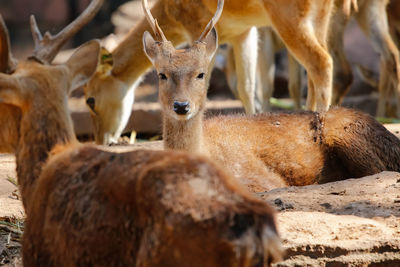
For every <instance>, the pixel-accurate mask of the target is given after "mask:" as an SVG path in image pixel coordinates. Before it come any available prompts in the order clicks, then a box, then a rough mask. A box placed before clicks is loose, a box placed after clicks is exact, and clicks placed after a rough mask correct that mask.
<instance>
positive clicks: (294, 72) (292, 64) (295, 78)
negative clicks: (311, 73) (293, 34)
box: [288, 51, 303, 109]
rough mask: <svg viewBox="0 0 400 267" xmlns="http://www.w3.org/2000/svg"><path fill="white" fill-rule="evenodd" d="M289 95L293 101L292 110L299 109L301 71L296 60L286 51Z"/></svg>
mask: <svg viewBox="0 0 400 267" xmlns="http://www.w3.org/2000/svg"><path fill="white" fill-rule="evenodd" d="M288 63H289V66H288V72H289V85H288V89H289V94H290V97H291V98H292V100H293V104H294V108H295V109H301V88H302V84H303V83H302V80H303V69H302V68H301V65H300V64H299V63H298V62H297V60H296V59H295V58H294V57H293V56H292V55H291V54H290V53H289V51H288Z"/></svg>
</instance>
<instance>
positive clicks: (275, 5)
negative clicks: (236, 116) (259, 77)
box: [85, 0, 333, 144]
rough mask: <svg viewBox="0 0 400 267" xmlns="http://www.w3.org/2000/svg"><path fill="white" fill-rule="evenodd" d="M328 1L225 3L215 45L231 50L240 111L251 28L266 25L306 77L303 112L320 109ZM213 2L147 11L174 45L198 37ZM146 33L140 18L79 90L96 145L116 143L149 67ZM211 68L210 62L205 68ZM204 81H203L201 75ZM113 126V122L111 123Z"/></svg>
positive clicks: (247, 86)
mask: <svg viewBox="0 0 400 267" xmlns="http://www.w3.org/2000/svg"><path fill="white" fill-rule="evenodd" d="M332 6H333V0H308V1H304V0H284V1H282V0H280V1H277V0H248V1H241V0H230V1H227V3H226V6H225V9H224V12H223V14H222V16H221V20H220V22H219V23H218V25H217V26H216V27H217V29H218V32H219V36H220V43H230V44H231V45H232V46H233V51H234V57H235V62H236V71H237V77H238V81H237V87H238V95H239V97H240V99H241V101H242V102H243V105H244V107H245V110H246V113H248V114H250V113H254V112H255V105H254V95H255V84H256V82H255V80H256V65H257V32H256V30H255V29H254V28H253V26H257V27H261V26H272V27H273V28H274V30H276V32H277V33H278V34H279V35H280V37H281V38H282V40H283V41H284V43H285V44H286V46H287V47H288V48H289V50H290V51H291V52H292V54H293V55H294V56H295V57H296V58H297V59H298V60H299V61H300V62H301V64H302V65H303V66H304V67H305V68H306V70H307V72H308V77H309V88H310V89H309V90H310V93H309V98H308V105H307V107H308V109H311V110H318V111H325V110H327V109H328V107H329V104H330V99H331V83H332V60H331V58H330V56H329V53H328V51H327V48H326V35H327V29H328V24H329V18H330V15H331V12H332ZM215 8H216V1H215V0H200V1H197V0H196V1H195V0H178V1H176V0H160V1H158V2H157V3H156V4H155V5H154V7H153V8H152V12H153V14H155V16H156V17H157V18H158V20H159V23H160V26H161V27H162V28H164V29H165V36H166V38H167V39H168V40H170V41H171V42H172V44H173V45H174V46H177V45H180V44H183V43H188V42H189V43H190V42H192V41H193V40H196V39H195V38H197V37H198V36H199V35H200V32H199V29H202V28H204V27H205V25H206V23H207V22H208V19H207V17H210V16H211V14H212V13H211V12H212V11H211V10H215ZM146 30H150V28H149V25H148V24H147V23H146V20H145V19H143V20H142V21H141V22H140V23H139V25H137V27H135V28H134V29H133V30H131V32H130V33H129V34H128V35H127V36H126V37H125V39H124V40H123V41H122V42H121V43H120V44H119V45H118V46H117V47H116V48H115V49H114V50H113V52H112V58H113V61H112V64H111V63H110V61H108V62H107V64H106V67H105V68H100V69H99V71H98V72H97V73H96V74H95V76H94V78H93V79H92V80H91V81H90V82H89V83H88V86H87V88H86V89H85V95H86V99H87V101H88V103H89V104H88V105H89V107H90V108H91V110H92V117H93V120H94V125H95V128H96V130H95V131H96V133H95V136H96V142H97V143H100V144H107V143H110V142H113V141H115V140H116V139H118V137H119V135H120V134H121V132H122V130H123V128H124V127H125V125H126V123H127V120H128V118H129V114H130V113H131V104H132V101H133V100H132V99H133V98H132V95H133V90H134V88H135V87H136V86H137V84H138V83H139V81H140V77H141V76H143V74H144V73H146V71H148V70H149V69H150V67H151V62H150V61H148V60H147V58H146V56H145V55H144V53H143V51H142V49H141V43H140V38H141V35H142V34H143V32H144V31H146ZM212 65H213V64H210V68H211V67H212ZM207 79H208V77H207ZM116 122H118V123H116Z"/></svg>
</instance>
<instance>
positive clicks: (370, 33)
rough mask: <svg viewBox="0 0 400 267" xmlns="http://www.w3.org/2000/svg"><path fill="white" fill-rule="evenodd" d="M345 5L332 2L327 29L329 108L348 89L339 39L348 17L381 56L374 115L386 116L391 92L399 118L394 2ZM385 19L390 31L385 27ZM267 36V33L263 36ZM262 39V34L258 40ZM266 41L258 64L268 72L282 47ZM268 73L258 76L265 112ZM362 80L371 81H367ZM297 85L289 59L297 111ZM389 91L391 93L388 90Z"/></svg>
mask: <svg viewBox="0 0 400 267" xmlns="http://www.w3.org/2000/svg"><path fill="white" fill-rule="evenodd" d="M346 1H347V3H346ZM346 1H343V0H336V1H335V9H334V11H333V13H332V18H331V21H332V22H331V24H330V27H329V28H330V32H329V35H328V47H329V51H330V54H331V56H332V60H333V90H332V105H340V104H341V103H342V102H343V99H344V96H345V95H346V93H347V92H348V90H349V89H350V86H351V83H352V81H353V74H352V70H351V66H350V64H349V62H348V60H347V58H346V55H345V53H344V45H343V36H344V30H345V27H346V25H347V24H348V21H349V19H350V17H354V18H355V19H356V21H357V22H358V24H359V26H360V28H361V29H362V30H363V32H364V33H365V34H366V36H367V37H368V38H369V39H370V41H371V42H372V44H373V47H374V48H375V50H376V51H377V52H379V54H380V55H381V64H380V73H381V79H380V81H379V82H378V83H377V84H379V85H378V87H379V98H378V99H379V100H378V106H377V111H376V115H377V116H378V117H384V116H385V115H387V109H386V107H387V102H388V101H389V100H390V99H391V95H392V94H393V92H394V95H395V96H396V106H397V108H396V116H397V117H400V97H399V96H400V95H399V92H400V57H399V56H400V54H399V50H398V48H397V47H396V45H395V43H394V41H393V39H394V38H395V36H396V34H395V33H394V32H395V25H396V23H395V21H396V19H395V17H396V16H398V15H396V14H397V13H396V11H397V10H398V9H397V8H396V4H397V5H398V1H391V2H390V3H389V1H372V0H358V2H356V3H352V6H351V7H352V8H351V7H350V8H349V4H350V3H349V1H350V0H346ZM388 4H389V6H388ZM341 6H344V7H346V8H345V9H346V10H345V11H343V10H341V9H340V7H341ZM388 19H389V26H390V27H388ZM391 33H392V34H391ZM267 34H269V33H268V32H267ZM264 35H265V33H263V35H262V36H264ZM266 37H267V38H266V39H263V41H264V42H265V43H266V44H264V45H263V47H262V49H261V50H260V51H261V52H260V54H261V55H260V59H259V60H260V61H262V62H263V63H262V65H261V67H262V66H267V67H266V68H265V67H264V69H267V70H271V69H273V61H272V60H270V58H271V57H272V56H271V55H273V53H274V51H275V49H276V48H280V47H282V44H281V42H279V41H277V40H276V38H275V39H274V38H273V37H271V36H270V35H267V36H266ZM271 40H272V41H271ZM274 48H275V49H274ZM265 59H268V60H265ZM361 71H362V74H363V75H364V76H365V77H369V76H370V75H369V74H367V73H368V71H366V70H365V69H362V68H361ZM270 72H271V71H270ZM270 72H269V73H268V75H262V76H261V78H262V84H263V87H264V89H263V92H264V96H265V97H264V105H267V108H266V109H265V110H268V108H269V106H268V103H267V101H268V99H269V97H270V96H271V95H272V92H273V87H272V86H273V76H272V75H271V74H270ZM272 73H273V72H272ZM228 75H230V76H231V75H234V72H233V71H230V72H228ZM232 79H234V78H232V77H230V78H228V80H232ZM366 80H371V79H370V78H367V79H366ZM300 85H301V67H300V65H299V63H298V62H297V61H296V60H294V59H293V57H291V56H289V92H290V95H291V97H292V98H293V101H294V103H295V105H294V106H295V108H299V107H300V102H301V101H300V93H299V91H300V88H301V86H300ZM390 88H393V89H394V90H390ZM266 103H267V104H266Z"/></svg>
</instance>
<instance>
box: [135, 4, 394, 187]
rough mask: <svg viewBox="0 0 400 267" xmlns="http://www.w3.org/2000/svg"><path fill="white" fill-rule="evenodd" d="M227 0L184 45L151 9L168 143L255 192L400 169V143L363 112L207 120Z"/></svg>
mask: <svg viewBox="0 0 400 267" xmlns="http://www.w3.org/2000/svg"><path fill="white" fill-rule="evenodd" d="M142 1H143V3H144V6H145V7H146V0H142ZM222 2H223V1H221V0H220V1H218V10H217V12H216V14H215V16H214V18H213V19H212V20H211V22H210V23H209V24H208V26H207V28H206V29H205V30H204V31H203V33H202V34H201V35H200V36H201V37H200V38H199V39H198V41H196V42H195V43H194V45H193V46H191V47H190V48H188V49H183V50H176V49H175V48H174V47H173V45H172V43H171V42H169V41H168V40H167V39H166V37H165V35H164V34H163V32H162V30H161V28H160V27H159V25H158V24H157V23H156V21H155V20H154V19H153V17H152V15H151V13H150V11H149V10H148V9H147V8H145V9H146V14H147V15H146V16H147V18H148V21H149V23H150V25H151V27H152V28H153V30H154V33H155V36H156V39H155V40H154V39H153V37H152V36H151V35H150V34H149V33H148V32H145V34H144V36H143V43H144V50H145V53H146V55H147V56H148V57H149V59H150V61H151V62H152V63H153V65H154V67H155V69H156V70H157V72H158V75H159V100H160V104H161V108H162V112H163V139H164V147H165V148H167V149H180V150H186V151H189V152H192V153H201V154H205V155H208V156H209V157H211V158H212V159H213V160H214V161H216V162H218V163H220V164H221V165H222V166H225V167H226V168H227V169H228V170H230V171H231V172H232V173H233V174H234V175H235V177H237V178H238V180H240V181H241V182H242V183H244V184H245V185H247V186H248V188H249V189H250V190H252V191H266V190H270V189H272V188H275V187H283V186H287V185H308V184H312V183H316V182H328V181H335V180H341V179H345V178H350V177H353V178H356V177H361V176H365V175H370V174H373V173H377V172H380V171H383V170H392V171H400V140H398V139H397V138H396V137H395V136H394V135H392V134H391V133H390V132H389V131H387V130H386V129H385V128H384V127H383V126H382V125H381V124H379V123H378V122H377V121H375V120H374V119H373V118H372V117H370V116H368V115H366V114H363V113H361V112H358V111H354V110H350V109H344V108H332V109H331V110H329V111H327V112H322V113H315V112H301V113H290V114H285V113H277V114H262V115H258V116H220V117H214V118H212V119H208V120H204V121H203V114H204V106H205V101H206V94H207V87H208V80H207V76H208V75H210V71H209V69H210V65H211V64H212V58H213V56H214V53H215V51H216V49H217V45H218V40H217V33H216V30H215V28H213V26H214V25H215V23H216V22H217V20H218V18H219V14H220V13H221V9H222Z"/></svg>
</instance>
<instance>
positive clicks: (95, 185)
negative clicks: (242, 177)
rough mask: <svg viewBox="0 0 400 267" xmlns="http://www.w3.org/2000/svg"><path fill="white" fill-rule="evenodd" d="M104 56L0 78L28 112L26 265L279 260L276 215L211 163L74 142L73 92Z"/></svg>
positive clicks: (93, 49) (22, 156)
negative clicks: (70, 98) (70, 99)
mask: <svg viewBox="0 0 400 267" xmlns="http://www.w3.org/2000/svg"><path fill="white" fill-rule="evenodd" d="M99 51H100V45H99V43H98V42H97V41H91V42H89V43H87V44H85V45H83V46H82V47H80V48H79V49H78V50H77V51H76V52H75V53H74V54H73V55H72V57H71V58H70V59H69V60H68V61H67V63H66V64H61V65H57V66H50V65H42V64H40V63H38V62H36V61H35V60H28V61H24V62H21V63H20V64H18V66H17V68H16V70H15V72H13V73H12V74H0V101H2V102H4V103H6V104H12V105H14V106H16V107H17V108H18V109H19V110H20V111H21V114H22V117H21V124H20V129H19V131H20V138H19V142H18V144H17V153H16V157H17V172H18V183H19V185H20V190H21V194H22V200H23V204H24V207H25V211H26V214H27V220H26V224H25V232H24V236H23V248H22V252H23V262H24V266H215V267H216V266H238V267H241V266H243V267H251V266H262V265H263V264H268V265H269V264H270V263H271V262H272V261H275V260H278V259H280V258H281V254H282V251H281V248H280V241H279V238H278V235H277V230H276V227H275V223H274V217H273V211H272V209H271V208H270V207H269V206H268V205H267V204H266V203H264V202H262V201H261V200H258V199H256V198H254V197H252V196H250V195H248V193H247V192H245V191H243V189H242V188H241V187H240V186H238V185H237V184H236V183H235V181H234V180H233V179H232V178H230V177H229V176H227V175H226V174H225V173H224V171H222V170H220V169H219V168H218V167H217V166H215V165H214V164H213V163H211V162H209V161H208V160H206V159H204V158H202V157H199V156H191V155H188V154H186V153H182V152H176V151H169V152H168V151H135V152H129V153H123V154H117V153H110V152H106V151H102V150H99V149H97V148H94V147H91V146H80V145H78V144H77V141H76V139H75V136H74V132H73V127H72V122H71V118H70V115H69V112H68V107H67V98H68V93H69V91H70V90H71V88H75V87H77V86H81V85H82V84H83V83H85V82H87V80H88V79H89V78H90V77H91V75H92V74H93V73H94V71H95V70H96V67H97V64H98V60H99ZM82 58H84V59H85V60H82ZM3 115H5V114H2V113H0V119H3Z"/></svg>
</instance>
